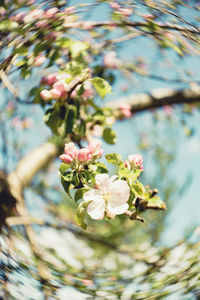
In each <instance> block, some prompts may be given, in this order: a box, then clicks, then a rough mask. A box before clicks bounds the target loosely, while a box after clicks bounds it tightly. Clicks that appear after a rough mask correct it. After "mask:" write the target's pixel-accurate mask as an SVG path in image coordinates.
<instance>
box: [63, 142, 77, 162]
mask: <svg viewBox="0 0 200 300" xmlns="http://www.w3.org/2000/svg"><path fill="white" fill-rule="evenodd" d="M65 153H66V154H68V155H70V156H71V157H72V158H76V157H77V154H78V149H77V148H76V146H75V144H74V143H72V142H71V143H68V144H65Z"/></svg>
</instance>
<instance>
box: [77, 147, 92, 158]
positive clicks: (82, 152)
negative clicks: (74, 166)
mask: <svg viewBox="0 0 200 300" xmlns="http://www.w3.org/2000/svg"><path fill="white" fill-rule="evenodd" d="M89 154H90V151H89V149H87V148H83V149H80V150H79V151H78V154H77V159H78V160H79V161H88V156H89Z"/></svg>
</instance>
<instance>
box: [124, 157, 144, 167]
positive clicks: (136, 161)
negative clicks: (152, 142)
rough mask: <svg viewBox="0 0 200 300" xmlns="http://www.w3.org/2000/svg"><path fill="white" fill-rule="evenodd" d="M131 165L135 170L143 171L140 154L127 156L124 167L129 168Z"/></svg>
mask: <svg viewBox="0 0 200 300" xmlns="http://www.w3.org/2000/svg"><path fill="white" fill-rule="evenodd" d="M129 164H130V165H133V166H134V167H135V168H137V169H140V170H142V169H143V157H142V155H140V154H132V155H129V156H128V161H126V162H125V166H126V167H129Z"/></svg>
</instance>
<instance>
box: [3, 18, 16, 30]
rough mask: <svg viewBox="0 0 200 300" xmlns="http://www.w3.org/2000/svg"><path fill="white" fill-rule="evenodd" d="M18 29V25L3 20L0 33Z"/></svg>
mask: <svg viewBox="0 0 200 300" xmlns="http://www.w3.org/2000/svg"><path fill="white" fill-rule="evenodd" d="M17 27H18V23H17V22H14V21H11V20H3V21H1V22H0V31H10V30H14V29H16V28H17Z"/></svg>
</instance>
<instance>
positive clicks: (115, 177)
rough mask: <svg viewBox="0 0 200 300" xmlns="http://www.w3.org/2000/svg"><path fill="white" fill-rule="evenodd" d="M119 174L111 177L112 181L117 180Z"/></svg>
mask: <svg viewBox="0 0 200 300" xmlns="http://www.w3.org/2000/svg"><path fill="white" fill-rule="evenodd" d="M117 177H118V176H117V175H113V176H111V177H110V183H112V182H113V181H115V179H117Z"/></svg>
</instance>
